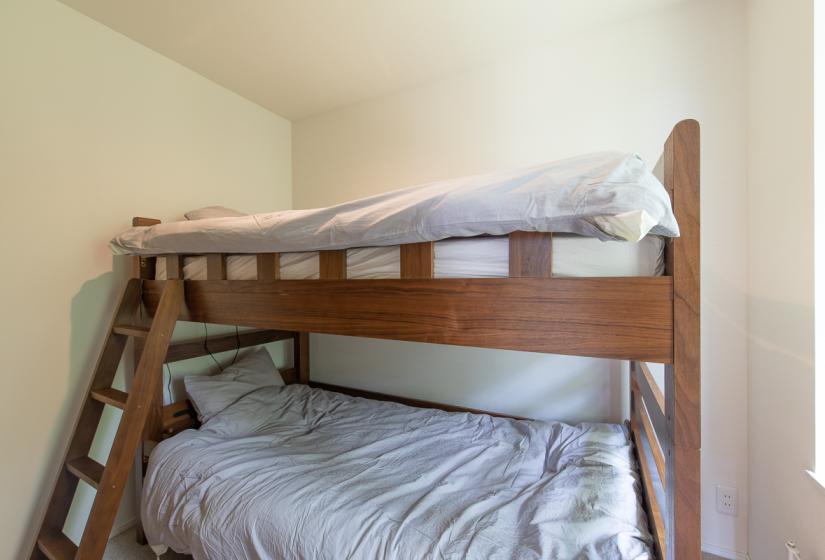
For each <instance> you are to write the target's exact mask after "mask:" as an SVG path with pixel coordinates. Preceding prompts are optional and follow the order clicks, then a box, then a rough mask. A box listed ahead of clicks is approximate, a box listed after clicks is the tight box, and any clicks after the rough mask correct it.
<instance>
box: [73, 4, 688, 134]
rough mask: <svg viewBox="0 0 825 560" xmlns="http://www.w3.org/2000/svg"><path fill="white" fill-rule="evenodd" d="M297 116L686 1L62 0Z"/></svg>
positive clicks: (248, 95) (284, 113)
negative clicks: (614, 20)
mask: <svg viewBox="0 0 825 560" xmlns="http://www.w3.org/2000/svg"><path fill="white" fill-rule="evenodd" d="M61 1H62V2H63V3H64V4H67V5H69V6H72V7H74V8H76V9H77V10H79V11H80V12H82V13H84V14H86V15H88V16H90V17H92V18H93V19H96V20H98V21H100V22H101V23H103V24H105V25H107V26H108V27H110V28H112V29H114V30H115V31H118V32H120V33H123V34H124V35H126V36H128V37H130V38H132V39H134V40H135V41H137V42H139V43H142V44H144V45H146V46H147V47H149V48H151V49H154V50H155V51H157V52H159V53H161V54H163V55H165V56H167V57H169V58H171V59H172V60H175V61H177V62H179V63H181V64H183V65H184V66H187V67H189V68H191V69H192V70H194V71H196V72H198V73H200V74H202V75H203V76H206V77H207V78H209V79H211V80H213V81H215V82H217V83H219V84H221V85H223V86H224V87H226V88H228V89H231V90H233V91H235V92H237V93H239V94H240V95H242V96H244V97H246V98H248V99H250V100H252V101H254V102H255V103H258V104H260V105H262V106H263V107H266V108H267V109H269V110H271V111H273V112H275V113H277V114H279V115H282V116H284V117H286V118H288V119H292V120H298V119H301V118H304V117H307V116H310V115H314V114H317V113H321V112H324V111H328V110H330V109H334V108H336V107H341V106H345V105H350V104H353V103H357V102H359V101H363V100H365V99H370V98H374V97H378V96H381V95H385V94H388V93H391V92H394V91H398V90H401V89H404V88H408V87H411V86H414V85H417V84H420V83H424V82H427V81H430V80H434V79H438V78H440V77H444V76H447V75H449V74H450V73H454V72H459V71H461V70H463V69H467V68H471V67H473V66H477V65H480V64H484V63H485V62H488V61H490V60H493V59H496V58H498V57H501V56H503V55H504V54H507V53H511V52H514V51H518V50H522V49H527V48H531V47H535V46H537V45H539V44H543V43H547V42H551V41H553V40H557V39H558V38H559V37H560V36H563V35H565V34H570V33H575V32H576V31H580V30H582V29H585V28H588V27H591V26H596V25H600V24H604V23H605V22H609V21H610V20H612V19H618V18H627V17H633V16H635V15H638V14H640V13H642V12H644V11H648V10H653V9H657V8H661V7H662V6H663V5H665V4H674V3H677V2H679V1H681V0H235V1H229V0H174V1H170V0H61Z"/></svg>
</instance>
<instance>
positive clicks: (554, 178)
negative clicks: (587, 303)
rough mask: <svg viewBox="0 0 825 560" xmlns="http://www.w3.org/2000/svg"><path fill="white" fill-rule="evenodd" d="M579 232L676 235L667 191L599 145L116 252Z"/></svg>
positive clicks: (135, 235)
mask: <svg viewBox="0 0 825 560" xmlns="http://www.w3.org/2000/svg"><path fill="white" fill-rule="evenodd" d="M513 231H545V232H548V231H549V232H558V233H574V234H578V235H584V236H586V237H597V238H599V239H602V240H611V239H614V240H615V239H618V240H625V241H639V240H640V239H642V238H643V237H644V236H645V235H647V234H648V233H650V234H654V235H663V236H670V237H675V236H678V235H679V228H678V226H677V225H676V219H675V217H674V215H673V211H672V209H671V205H670V198H669V197H668V194H667V191H665V188H664V187H663V186H662V184H661V183H660V182H659V180H658V179H656V177H655V176H654V175H653V173H652V172H651V171H650V169H648V167H647V166H646V165H645V163H644V162H643V161H642V160H641V158H639V157H638V156H636V155H633V154H626V153H614V152H605V153H596V154H589V155H585V156H579V157H575V158H570V159H566V160H562V161H557V162H553V163H547V164H543V165H538V166H535V167H530V168H526V169H519V170H516V171H508V172H503V173H493V174H488V175H478V176H474V177H465V178H461V179H450V180H447V181H439V182H436V183H429V184H426V185H419V186H415V187H409V188H406V189H401V190H396V191H391V192H387V193H384V194H379V195H376V196H371V197H368V198H363V199H360V200H356V201H353V202H347V203H344V204H339V205H337V206H331V207H329V208H315V209H309V210H287V211H283V212H270V213H265V214H254V215H251V216H240V217H228V218H209V219H203V220H188V221H181V222H170V223H165V224H158V225H155V226H151V227H136V228H131V229H128V230H126V231H125V232H123V233H121V234H120V235H118V236H117V237H115V238H114V239H113V240H112V242H111V243H110V247H111V249H112V251H113V252H114V253H115V254H138V255H158V254H166V253H190V254H203V253H264V252H280V253H284V252H287V253H288V252H302V251H318V250H333V249H348V248H351V247H375V246H386V245H399V244H404V243H418V242H422V241H438V240H440V239H446V238H448V237H473V236H476V235H483V234H488V235H506V234H508V233H510V232H513Z"/></svg>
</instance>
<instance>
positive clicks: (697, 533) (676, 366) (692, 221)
mask: <svg viewBox="0 0 825 560" xmlns="http://www.w3.org/2000/svg"><path fill="white" fill-rule="evenodd" d="M699 157H700V148H699V123H697V122H696V121H694V120H685V121H681V122H680V123H678V124H677V125H676V126H675V127H674V128H673V132H671V134H670V137H669V138H668V140H667V143H666V144H665V152H664V182H665V185H666V187H667V189H668V190H669V191H670V192H671V196H672V200H673V211H674V214H675V215H676V221H677V222H678V223H679V229H680V231H681V235H680V237H679V238H677V239H674V240H672V241H671V242H670V243H669V245H668V255H667V259H666V262H667V272H668V273H669V274H670V275H671V276H673V325H674V332H673V363H672V364H668V365H666V367H665V409H666V416H667V421H668V425H669V429H670V430H671V441H672V442H673V445H672V448H671V449H670V450H669V455H668V457H667V463H668V480H669V481H672V484H668V488H667V500H668V507H667V514H668V522H667V525H668V536H669V539H670V541H669V545H670V546H669V547H668V548H669V550H672V551H673V552H672V555H673V556H672V558H675V559H676V560H687V559H691V560H693V559H696V558H699V557H700V555H701V523H700V514H701V511H700V506H701V503H700V494H701V488H700V473H699V461H700V449H701V416H700V414H701V412H700V395H701V388H700V355H701V353H700V329H699V300H700V296H699V284H700V282H699V246H700V239H699V235H700V228H699Z"/></svg>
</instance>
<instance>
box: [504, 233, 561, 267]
mask: <svg viewBox="0 0 825 560" xmlns="http://www.w3.org/2000/svg"><path fill="white" fill-rule="evenodd" d="M509 239H510V277H511V278H550V277H551V276H553V234H552V233H544V232H536V231H514V232H513V233H511V234H510V235H509Z"/></svg>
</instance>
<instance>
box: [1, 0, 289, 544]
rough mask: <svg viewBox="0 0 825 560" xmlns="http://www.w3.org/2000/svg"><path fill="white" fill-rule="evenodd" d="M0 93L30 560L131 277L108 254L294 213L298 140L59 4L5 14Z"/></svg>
mask: <svg viewBox="0 0 825 560" xmlns="http://www.w3.org/2000/svg"><path fill="white" fill-rule="evenodd" d="M0 84H2V85H0V189H2V198H3V203H2V207H3V208H4V209H5V210H4V212H3V216H2V221H1V222H0V254H2V257H3V262H4V265H3V273H2V274H0V293H2V294H3V297H2V303H3V305H2V315H3V325H2V327H0V329H2V331H1V332H0V356H2V357H3V366H2V367H3V372H4V373H3V379H4V383H5V388H4V390H3V391H2V394H0V426H2V428H0V434H1V437H2V439H0V447H2V449H4V450H5V451H6V453H4V456H3V461H2V467H0V480H2V482H0V484H2V486H0V495H2V496H3V499H2V502H3V506H2V508H0V558H23V557H28V551H26V552H23V551H22V548H23V547H24V546H25V544H26V543H28V542H29V538H30V537H31V536H32V534H33V531H35V530H36V528H35V526H34V525H35V522H34V519H35V518H36V517H37V512H38V511H40V508H41V505H42V501H43V498H44V495H43V487H44V485H45V484H47V483H48V482H49V481H50V480H51V477H52V476H53V474H54V473H55V470H54V469H55V467H56V461H57V460H58V459H57V457H58V455H59V454H60V453H61V452H60V450H61V449H62V448H63V446H64V444H65V441H66V438H67V437H68V434H69V432H70V427H69V423H70V422H71V420H72V418H73V417H74V414H75V411H76V410H77V407H78V404H79V399H80V398H81V397H82V396H83V395H82V392H83V390H84V388H85V387H86V384H87V382H88V379H89V376H90V374H91V369H92V366H93V363H94V359H95V355H96V353H97V350H98V348H99V346H100V344H101V341H102V335H103V330H104V329H105V325H106V324H107V322H108V317H109V316H110V313H111V310H112V306H113V304H114V299H115V298H116V291H118V290H119V289H120V287H121V285H122V280H123V277H124V275H125V266H123V265H124V264H125V263H121V262H115V272H114V273H113V272H112V270H113V259H112V256H111V254H110V253H109V251H108V249H107V242H108V240H109V238H110V237H111V236H112V235H114V234H115V233H117V232H118V231H119V230H121V229H123V228H125V227H126V226H128V224H129V220H130V218H131V216H134V215H149V216H152V217H156V218H160V219H163V220H169V219H173V218H177V217H179V214H180V213H181V212H182V211H183V210H185V209H189V208H195V207H198V206H203V205H207V204H215V203H223V204H227V205H231V206H235V207H237V208H239V209H242V210H249V211H255V210H261V211H262V210H264V209H273V208H289V207H290V206H291V162H290V134H291V131H290V123H289V122H288V121H286V120H284V119H282V118H280V117H278V116H276V115H273V114H272V113H270V112H268V111H265V110H263V109H261V108H260V107H258V106H256V105H254V104H252V103H250V102H248V101H246V100H244V99H242V98H240V97H239V96H237V95H236V94H234V93H231V92H229V91H227V90H225V89H223V88H221V87H219V86H217V85H215V84H214V83H212V82H209V81H208V80H206V79H204V78H202V77H200V76H198V75H196V74H194V73H193V72H191V71H189V70H187V69H185V68H183V67H181V66H180V65H178V64H176V63H174V62H172V61H170V60H168V59H166V58H164V57H162V56H160V55H158V54H157V53H155V52H153V51H150V50H149V49H147V48H145V47H142V46H140V45H138V44H137V43H134V42H132V41H131V40H129V39H126V38H125V37H123V36H122V35H119V34H117V33H115V32H113V31H111V30H109V29H107V28H105V27H103V26H102V25H100V24H98V23H96V22H94V21H92V20H90V19H88V18H87V17H85V16H82V15H80V14H79V13H77V12H75V11H73V10H72V9H71V8H68V7H66V6H65V5H63V4H60V3H58V2H56V1H55V0H3V1H2V2H0ZM184 367H188V366H181V368H184ZM99 446H100V442H98V447H99ZM98 451H99V450H98ZM81 509H82V508H81ZM69 530H70V532H72V533H73V534H75V535H76V531H77V527H76V526H74V525H72V526H70V527H69Z"/></svg>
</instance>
